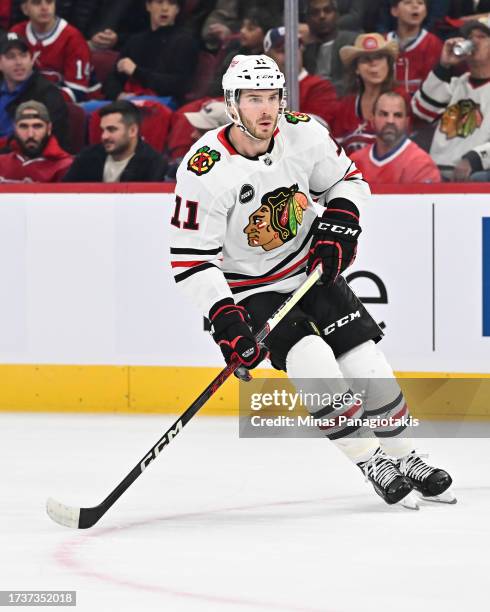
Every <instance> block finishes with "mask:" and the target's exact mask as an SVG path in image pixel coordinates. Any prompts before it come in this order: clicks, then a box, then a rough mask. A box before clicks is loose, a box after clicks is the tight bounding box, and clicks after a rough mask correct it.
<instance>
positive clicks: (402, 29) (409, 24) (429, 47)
mask: <svg viewBox="0 0 490 612" xmlns="http://www.w3.org/2000/svg"><path fill="white" fill-rule="evenodd" d="M390 2H391V14H392V15H393V17H394V18H395V19H396V23H397V26H396V30H394V31H393V32H388V34H387V35H386V38H387V40H393V41H395V42H397V43H398V46H399V48H400V51H399V53H398V58H397V60H396V65H395V77H396V80H397V82H398V83H399V84H400V85H402V86H403V88H404V89H405V91H406V92H407V93H409V94H413V93H415V92H416V91H417V89H418V88H419V87H420V84H421V83H422V81H423V80H424V79H425V77H426V76H427V75H428V74H429V72H430V71H431V70H432V68H434V66H435V65H436V64H437V63H438V62H439V57H440V55H441V50H442V41H441V40H440V39H439V38H438V37H437V36H436V35H435V34H431V33H430V32H428V31H427V30H426V29H424V28H423V27H422V23H423V21H424V19H425V18H426V17H427V2H426V0H390Z"/></svg>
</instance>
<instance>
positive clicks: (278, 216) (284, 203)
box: [243, 184, 308, 251]
mask: <svg viewBox="0 0 490 612" xmlns="http://www.w3.org/2000/svg"><path fill="white" fill-rule="evenodd" d="M307 208H308V198H307V197H306V195H305V194H304V193H303V192H302V191H299V189H298V185H297V184H294V185H291V187H279V188H278V189H274V191H269V192H267V193H266V194H264V195H263V196H262V198H261V201H260V206H259V207H258V208H257V210H254V212H253V213H252V214H251V215H250V216H249V218H248V225H247V226H246V227H244V228H243V232H244V233H245V234H246V235H247V241H248V245H249V246H251V247H262V248H263V249H264V251H271V250H272V249H277V248H278V247H280V246H282V245H283V244H284V243H285V242H289V240H292V239H293V238H294V237H295V236H296V234H297V233H298V230H299V227H300V225H301V223H302V222H303V213H304V211H305V210H306V209H307Z"/></svg>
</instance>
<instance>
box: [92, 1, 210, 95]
mask: <svg viewBox="0 0 490 612" xmlns="http://www.w3.org/2000/svg"><path fill="white" fill-rule="evenodd" d="M181 1H182V0H148V1H147V2H146V9H147V11H148V13H149V15H150V29H149V30H146V31H144V32H140V33H139V34H135V35H133V36H131V37H130V38H129V40H128V41H127V43H126V45H125V46H124V48H123V49H122V50H121V56H120V57H121V59H119V61H118V62H117V64H116V66H115V68H114V71H113V72H112V74H111V75H110V76H109V77H108V79H107V80H106V82H105V83H104V87H103V89H104V93H105V95H106V96H107V97H108V98H109V99H111V100H115V99H116V98H118V97H128V96H140V95H151V96H173V97H175V98H176V99H177V100H178V101H181V100H182V98H183V96H184V94H185V93H186V91H187V90H188V89H189V86H190V85H191V80H192V76H193V74H194V70H195V67H196V62H197V53H198V44H197V41H196V40H195V39H194V38H193V36H192V35H191V34H190V33H189V32H188V31H187V30H186V29H185V28H183V27H182V26H179V25H177V23H176V19H177V16H178V14H179V11H180V7H181Z"/></svg>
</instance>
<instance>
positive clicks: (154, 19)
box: [146, 0, 180, 30]
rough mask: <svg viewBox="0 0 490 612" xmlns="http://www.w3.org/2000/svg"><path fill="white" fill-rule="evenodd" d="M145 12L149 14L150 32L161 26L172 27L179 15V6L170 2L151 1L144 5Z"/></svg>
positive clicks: (169, 0)
mask: <svg viewBox="0 0 490 612" xmlns="http://www.w3.org/2000/svg"><path fill="white" fill-rule="evenodd" d="M146 10H147V11H148V12H149V13H150V25H151V29H152V30H156V29H157V28H161V27H162V26H169V25H174V23H175V20H176V19H177V15H178V13H179V10H180V9H179V5H178V4H177V3H176V2H171V0H151V2H147V3H146Z"/></svg>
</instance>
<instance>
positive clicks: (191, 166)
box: [187, 147, 221, 176]
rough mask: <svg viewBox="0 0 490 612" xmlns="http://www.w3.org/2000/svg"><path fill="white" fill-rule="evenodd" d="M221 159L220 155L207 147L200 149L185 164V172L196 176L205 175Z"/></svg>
mask: <svg viewBox="0 0 490 612" xmlns="http://www.w3.org/2000/svg"><path fill="white" fill-rule="evenodd" d="M220 159H221V153H219V152H218V151H215V150H214V149H210V148H209V147H201V148H200V149H198V150H197V151H196V152H195V153H194V155H193V156H192V157H191V158H190V159H189V161H188V162H187V170H190V171H191V172H193V173H194V174H197V176H201V175H202V174H207V173H208V172H209V171H210V170H211V168H212V167H213V166H214V164H215V163H216V162H218V161H219V160H220Z"/></svg>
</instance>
